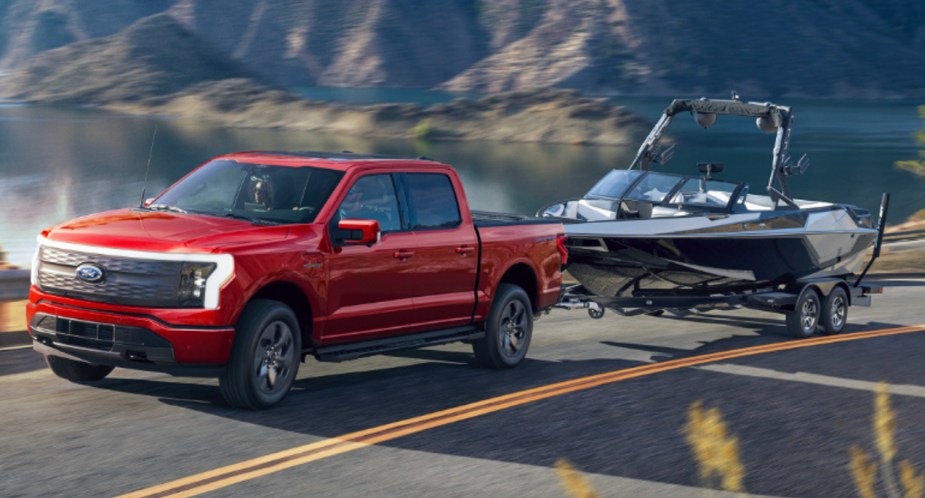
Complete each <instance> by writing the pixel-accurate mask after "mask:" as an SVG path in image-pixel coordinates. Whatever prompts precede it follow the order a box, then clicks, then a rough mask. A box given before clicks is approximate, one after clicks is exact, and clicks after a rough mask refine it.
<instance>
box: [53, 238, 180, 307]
mask: <svg viewBox="0 0 925 498" xmlns="http://www.w3.org/2000/svg"><path fill="white" fill-rule="evenodd" d="M84 263H93V264H95V265H97V266H98V267H100V268H102V269H103V271H104V275H105V276H104V278H103V279H102V280H101V281H99V282H96V283H91V282H86V281H84V280H81V279H79V278H77V267H78V266H80V265H82V264H84ZM182 264H183V263H181V262H176V261H152V260H143V259H133V258H123V257H113V256H105V255H99V254H90V253H83V252H75V251H66V250H61V249H56V248H52V247H44V246H43V247H41V248H40V249H39V265H38V285H39V287H41V289H42V290H43V291H45V292H47V293H49V294H53V295H59V296H65V297H74V298H79V299H85V300H87V301H95V302H101V303H109V304H124V305H131V306H144V307H151V308H165V307H178V306H179V298H178V294H177V288H178V286H179V284H180V269H181V266H182Z"/></svg>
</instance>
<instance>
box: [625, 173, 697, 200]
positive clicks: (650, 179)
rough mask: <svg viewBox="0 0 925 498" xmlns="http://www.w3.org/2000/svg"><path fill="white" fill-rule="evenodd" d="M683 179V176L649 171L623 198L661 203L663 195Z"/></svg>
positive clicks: (663, 198)
mask: <svg viewBox="0 0 925 498" xmlns="http://www.w3.org/2000/svg"><path fill="white" fill-rule="evenodd" d="M683 180H684V177H683V176H676V175H668V174H665V173H651V172H650V173H647V174H646V175H645V176H643V177H642V178H641V179H640V180H639V181H638V182H636V184H635V185H633V188H632V190H630V191H629V192H627V193H626V195H624V196H623V198H624V199H627V200H631V201H648V202H651V203H652V204H661V203H662V202H663V201H664V200H665V197H666V196H667V195H668V194H670V193H671V192H672V191H673V190H674V189H675V187H677V185H678V184H679V183H681V181H683Z"/></svg>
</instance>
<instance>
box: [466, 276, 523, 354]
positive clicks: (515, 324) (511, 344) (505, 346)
mask: <svg viewBox="0 0 925 498" xmlns="http://www.w3.org/2000/svg"><path fill="white" fill-rule="evenodd" d="M532 337H533V306H532V305H531V304H530V298H529V297H528V296H527V293H526V292H525V291H524V290H523V289H522V288H521V287H519V286H517V285H513V284H501V285H499V286H498V293H497V294H496V295H495V299H494V301H493V302H492V304H491V311H489V312H488V320H486V321H485V337H483V338H481V339H476V340H475V341H473V342H472V352H473V353H475V359H476V360H478V362H479V363H480V364H482V365H483V366H486V367H489V368H496V369H499V370H500V369H505V368H513V367H516V366H517V365H518V364H519V363H520V362H521V361H522V360H523V359H524V357H525V356H526V355H527V349H528V348H529V347H530V339H531V338H532Z"/></svg>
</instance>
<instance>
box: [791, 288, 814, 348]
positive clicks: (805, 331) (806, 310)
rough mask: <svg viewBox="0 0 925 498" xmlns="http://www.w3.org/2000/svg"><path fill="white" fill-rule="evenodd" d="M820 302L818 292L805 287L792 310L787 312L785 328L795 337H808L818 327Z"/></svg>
mask: <svg viewBox="0 0 925 498" xmlns="http://www.w3.org/2000/svg"><path fill="white" fill-rule="evenodd" d="M821 311H822V302H821V301H820V299H819V293H818V292H817V291H816V290H815V289H812V288H807V289H805V290H803V292H802V293H800V297H798V298H797V302H796V304H795V305H794V307H793V311H791V312H789V313H787V330H789V331H790V333H791V334H793V335H794V336H796V337H800V338H803V337H810V336H812V335H813V334H815V333H816V329H817V328H818V327H819V317H820V315H821Z"/></svg>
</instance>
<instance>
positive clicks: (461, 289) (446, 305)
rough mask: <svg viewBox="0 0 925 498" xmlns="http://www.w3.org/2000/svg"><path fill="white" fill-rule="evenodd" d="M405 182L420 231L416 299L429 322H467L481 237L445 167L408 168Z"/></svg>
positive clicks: (424, 320) (423, 320)
mask: <svg viewBox="0 0 925 498" xmlns="http://www.w3.org/2000/svg"><path fill="white" fill-rule="evenodd" d="M402 178H403V186H404V189H405V191H406V198H407V199H408V206H409V208H410V225H411V230H412V232H413V233H414V236H415V245H416V248H415V275H414V286H415V289H414V291H415V292H414V304H415V308H416V309H417V313H418V316H417V320H418V321H419V323H421V324H426V325H427V327H428V328H437V327H451V326H456V325H464V324H467V323H469V322H470V321H471V319H472V312H473V309H474V306H475V282H476V277H477V274H478V261H479V258H478V257H479V252H478V251H479V241H478V238H477V236H476V233H475V227H474V226H473V225H472V223H471V222H464V221H463V216H461V213H460V208H459V202H458V201H457V199H456V190H455V189H454V187H453V182H452V180H451V179H450V177H449V176H448V175H446V174H443V173H406V174H403V175H402Z"/></svg>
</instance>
